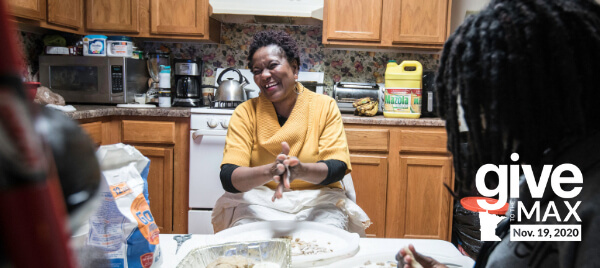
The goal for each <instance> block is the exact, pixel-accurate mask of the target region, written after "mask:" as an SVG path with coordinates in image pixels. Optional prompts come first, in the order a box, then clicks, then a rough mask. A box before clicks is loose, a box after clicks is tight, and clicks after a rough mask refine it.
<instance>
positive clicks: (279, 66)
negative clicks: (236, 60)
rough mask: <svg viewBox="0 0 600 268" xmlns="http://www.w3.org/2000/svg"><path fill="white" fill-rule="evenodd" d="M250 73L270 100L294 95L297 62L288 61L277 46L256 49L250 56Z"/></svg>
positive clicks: (275, 101) (273, 100)
mask: <svg viewBox="0 0 600 268" xmlns="http://www.w3.org/2000/svg"><path fill="white" fill-rule="evenodd" d="M252 73H253V74H254V82H256V84H257V85H258V87H259V88H260V91H261V92H262V94H264V95H265V97H267V98H268V99H269V100H270V101H271V102H273V103H277V102H281V101H283V100H286V99H288V98H295V97H296V92H295V91H294V88H295V87H296V79H297V78H298V63H297V62H295V61H294V62H292V63H290V62H288V60H287V58H286V57H285V53H284V52H283V50H282V49H281V48H280V47H279V46H276V45H269V46H266V47H261V48H259V49H258V50H256V52H255V53H254V55H253V57H252Z"/></svg>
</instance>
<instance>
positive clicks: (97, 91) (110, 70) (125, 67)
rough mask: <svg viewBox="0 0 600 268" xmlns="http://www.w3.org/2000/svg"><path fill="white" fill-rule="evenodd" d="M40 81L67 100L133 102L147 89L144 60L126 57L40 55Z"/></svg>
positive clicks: (74, 101)
mask: <svg viewBox="0 0 600 268" xmlns="http://www.w3.org/2000/svg"><path fill="white" fill-rule="evenodd" d="M39 61H40V82H41V85H42V86H46V87H48V88H50V89H51V90H52V91H53V92H55V93H57V94H59V95H61V96H62V97H63V98H64V99H65V102H69V103H97V104H113V103H114V104H119V103H132V102H134V95H135V94H136V93H145V92H146V91H147V90H148V79H149V75H148V70H147V67H146V60H140V59H133V58H126V57H82V56H46V55H43V56H40V58H39Z"/></svg>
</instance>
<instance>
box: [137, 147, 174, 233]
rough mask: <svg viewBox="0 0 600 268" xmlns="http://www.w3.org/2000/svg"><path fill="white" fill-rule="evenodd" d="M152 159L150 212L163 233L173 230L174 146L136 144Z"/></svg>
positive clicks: (149, 195) (149, 193)
mask: <svg viewBox="0 0 600 268" xmlns="http://www.w3.org/2000/svg"><path fill="white" fill-rule="evenodd" d="M135 148H136V149H138V150H139V151H140V152H141V153H142V154H143V155H144V156H146V157H148V158H149V159H150V170H149V172H148V199H149V200H150V212H152V217H154V221H155V222H156V225H158V229H159V230H160V233H162V234H169V233H172V232H173V148H169V147H167V148H165V147H150V146H135Z"/></svg>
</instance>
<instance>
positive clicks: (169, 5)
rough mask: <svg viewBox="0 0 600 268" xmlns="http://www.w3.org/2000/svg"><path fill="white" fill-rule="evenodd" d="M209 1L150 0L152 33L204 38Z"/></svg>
mask: <svg viewBox="0 0 600 268" xmlns="http://www.w3.org/2000/svg"><path fill="white" fill-rule="evenodd" d="M207 10H208V0H182V1H172V0H150V33H152V34H179V35H198V36H204V35H205V31H206V27H205V23H207V22H208V19H207V16H206V15H205V13H206V14H208V12H207Z"/></svg>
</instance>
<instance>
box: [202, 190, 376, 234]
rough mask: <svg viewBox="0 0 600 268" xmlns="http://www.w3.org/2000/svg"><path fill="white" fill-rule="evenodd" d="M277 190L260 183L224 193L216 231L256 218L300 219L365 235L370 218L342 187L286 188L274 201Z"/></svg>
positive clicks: (215, 219) (214, 217)
mask: <svg viewBox="0 0 600 268" xmlns="http://www.w3.org/2000/svg"><path fill="white" fill-rule="evenodd" d="M274 193H275V191H274V190H272V189H270V188H268V187H266V186H259V187H256V188H254V189H252V190H250V191H248V192H245V193H236V194H234V193H229V192H227V193H225V194H223V195H222V196H221V197H220V198H219V200H217V203H216V204H215V208H214V210H213V213H212V224H213V228H214V231H215V233H217V232H219V231H221V230H224V229H227V228H230V227H234V226H238V225H242V224H246V223H251V222H257V221H273V220H298V221H304V220H306V221H314V222H320V223H324V224H329V225H332V226H335V227H338V228H340V229H344V230H347V231H349V232H353V233H358V234H359V235H360V236H361V237H364V236H365V229H366V228H367V227H369V225H370V224H371V221H370V220H369V217H368V216H367V214H366V213H365V212H364V211H363V210H362V209H361V208H360V207H359V206H358V205H357V204H356V203H354V202H353V201H352V200H350V199H348V198H347V197H346V195H345V192H344V190H343V189H339V188H321V189H318V190H295V191H294V190H291V191H290V190H286V192H284V193H283V198H281V199H277V200H275V202H272V201H271V198H272V197H273V194H274Z"/></svg>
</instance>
